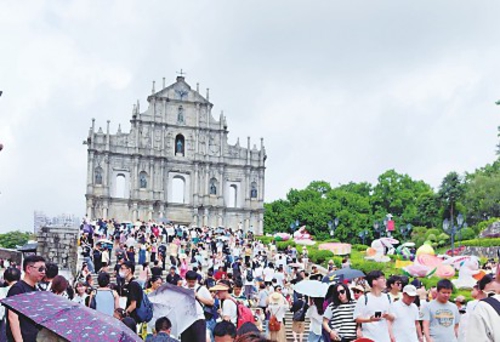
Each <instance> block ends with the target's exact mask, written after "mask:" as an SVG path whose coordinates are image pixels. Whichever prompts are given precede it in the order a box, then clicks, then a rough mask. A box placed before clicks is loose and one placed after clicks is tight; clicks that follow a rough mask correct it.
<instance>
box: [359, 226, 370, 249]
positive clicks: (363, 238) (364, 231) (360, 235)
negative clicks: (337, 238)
mask: <svg viewBox="0 0 500 342" xmlns="http://www.w3.org/2000/svg"><path fill="white" fill-rule="evenodd" d="M368 233H369V232H368V230H367V229H365V230H363V231H361V232H359V234H358V236H359V238H360V239H361V241H362V243H363V245H364V244H365V239H366V237H367V236H368Z"/></svg>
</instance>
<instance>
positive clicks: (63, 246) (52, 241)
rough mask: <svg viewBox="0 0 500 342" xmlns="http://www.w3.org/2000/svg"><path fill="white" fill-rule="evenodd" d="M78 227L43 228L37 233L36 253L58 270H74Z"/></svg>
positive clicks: (76, 259) (76, 256)
mask: <svg viewBox="0 0 500 342" xmlns="http://www.w3.org/2000/svg"><path fill="white" fill-rule="evenodd" d="M77 240H78V227H43V228H42V229H40V231H39V233H38V248H37V250H36V253H37V254H38V255H41V256H43V257H45V258H46V259H47V261H50V262H54V263H56V264H57V265H58V266H59V268H60V269H66V270H70V271H71V272H73V271H75V270H76V266H77V262H78V243H77Z"/></svg>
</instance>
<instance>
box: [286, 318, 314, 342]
mask: <svg viewBox="0 0 500 342" xmlns="http://www.w3.org/2000/svg"><path fill="white" fill-rule="evenodd" d="M292 321H293V313H292V312H291V311H290V310H288V311H287V313H286V314H285V329H286V330H285V335H286V340H287V341H291V342H293V341H294V340H293V334H292ZM305 323H306V327H305V330H304V334H303V335H302V341H307V336H308V335H309V325H310V323H311V321H310V319H309V318H306V321H305Z"/></svg>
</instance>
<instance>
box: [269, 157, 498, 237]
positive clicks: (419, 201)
mask: <svg viewBox="0 0 500 342" xmlns="http://www.w3.org/2000/svg"><path fill="white" fill-rule="evenodd" d="M264 206H265V215H264V231H265V233H276V232H288V233H293V232H294V230H295V229H296V228H297V227H295V222H296V221H298V222H299V223H300V225H306V226H307V229H308V231H309V232H310V233H311V234H313V235H314V236H315V238H316V239H320V240H324V239H328V238H332V237H334V238H336V239H339V240H341V241H346V242H351V243H360V242H361V238H360V233H362V232H364V231H366V234H367V239H368V240H367V241H370V240H371V239H374V238H378V237H379V233H378V232H376V231H375V230H374V224H375V223H376V222H378V224H379V226H380V225H383V224H384V223H383V220H384V218H385V217H386V215H387V214H391V215H393V220H394V221H395V225H396V231H395V232H394V233H393V236H395V237H396V238H401V237H402V231H403V230H402V229H401V228H403V227H407V226H408V225H410V226H411V227H413V229H412V232H411V238H412V239H414V240H416V241H418V242H419V244H421V243H423V242H424V241H425V240H426V239H428V238H429V236H430V238H431V239H435V242H436V243H438V244H440V243H444V242H446V239H448V238H449V236H447V235H446V234H444V233H443V230H442V223H443V220H444V219H446V218H447V219H450V218H454V219H455V220H456V216H457V215H458V213H461V214H462V215H463V216H464V217H465V221H466V223H467V224H468V225H469V226H471V228H466V226H464V229H463V230H462V231H461V233H460V234H457V239H463V238H474V237H475V234H476V233H477V232H478V231H479V230H478V229H476V228H475V226H476V225H479V224H480V223H481V222H483V221H485V220H488V219H489V218H491V217H500V159H499V160H496V161H495V162H494V163H493V164H491V165H490V164H489V165H486V166H485V167H483V168H480V169H478V170H476V171H475V172H474V173H470V174H465V175H460V174H459V173H457V172H455V171H452V172H449V173H448V174H447V175H446V176H445V177H444V178H443V180H442V182H441V184H440V186H439V188H438V189H437V190H434V189H433V188H432V187H431V186H430V185H429V184H427V183H425V182H424V181H422V180H415V179H412V178H411V177H410V176H409V175H407V174H401V173H398V172H397V171H396V170H388V171H386V172H384V173H382V174H381V175H380V176H379V177H378V179H377V182H376V183H375V184H373V185H372V184H370V183H366V182H361V183H354V182H350V183H347V184H341V185H339V186H337V187H332V186H331V184H330V183H328V182H326V181H313V182H311V183H310V184H309V185H308V186H307V187H306V188H305V189H290V191H289V192H288V193H287V195H286V198H285V199H279V200H276V201H274V202H271V203H266V204H265V205H264ZM335 218H338V223H339V224H338V227H336V229H335V232H334V235H333V236H331V233H330V228H329V222H330V226H331V225H332V223H333V222H335ZM333 226H334V225H333ZM429 229H436V231H432V232H433V233H431V234H427V233H426V231H427V230H429ZM382 230H385V229H382ZM408 238H410V235H408Z"/></svg>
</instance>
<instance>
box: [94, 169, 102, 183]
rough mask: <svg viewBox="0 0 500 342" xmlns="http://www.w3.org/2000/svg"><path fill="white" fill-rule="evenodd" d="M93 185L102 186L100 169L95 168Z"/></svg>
mask: <svg viewBox="0 0 500 342" xmlns="http://www.w3.org/2000/svg"><path fill="white" fill-rule="evenodd" d="M94 183H95V184H98V185H102V169H101V167H97V168H96V169H95V171H94Z"/></svg>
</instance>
